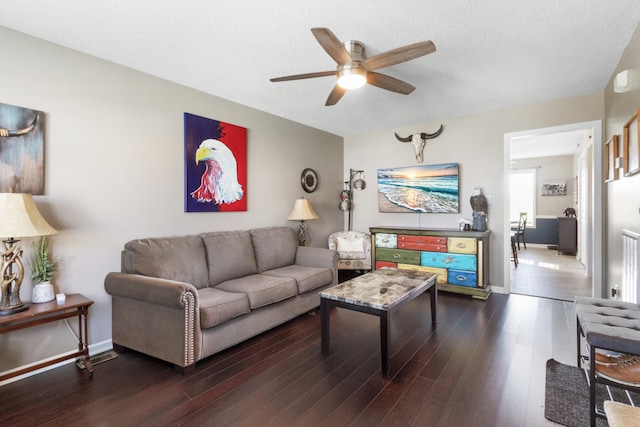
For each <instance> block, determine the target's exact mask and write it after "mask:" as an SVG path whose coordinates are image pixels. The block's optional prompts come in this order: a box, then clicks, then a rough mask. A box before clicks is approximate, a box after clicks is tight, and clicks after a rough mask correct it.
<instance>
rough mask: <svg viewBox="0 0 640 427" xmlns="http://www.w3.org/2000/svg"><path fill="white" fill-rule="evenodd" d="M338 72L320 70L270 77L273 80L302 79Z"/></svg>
mask: <svg viewBox="0 0 640 427" xmlns="http://www.w3.org/2000/svg"><path fill="white" fill-rule="evenodd" d="M335 75H336V72H335V70H334V71H319V72H317V73H306V74H294V75H292V76H284V77H275V78H273V79H269V80H271V81H272V82H286V81H289V80H301V79H312V78H314V77H327V76H335Z"/></svg>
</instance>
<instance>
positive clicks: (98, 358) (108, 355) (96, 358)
mask: <svg viewBox="0 0 640 427" xmlns="http://www.w3.org/2000/svg"><path fill="white" fill-rule="evenodd" d="M117 357H118V353H116V352H115V351H113V350H109V351H105V352H102V353H98V354H95V355H93V356H91V358H90V360H91V364H92V365H93V366H95V365H99V364H100V363H104V362H108V361H109V360H113V359H115V358H117ZM76 365H78V368H80V369H85V368H86V365H85V364H84V359H80V360H78V361H77V362H76Z"/></svg>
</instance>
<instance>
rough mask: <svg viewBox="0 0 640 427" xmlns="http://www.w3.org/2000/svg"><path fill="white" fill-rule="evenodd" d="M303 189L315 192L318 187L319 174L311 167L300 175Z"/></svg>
mask: <svg viewBox="0 0 640 427" xmlns="http://www.w3.org/2000/svg"><path fill="white" fill-rule="evenodd" d="M300 183H301V184H302V189H303V190H304V191H306V192H307V193H313V192H314V191H316V188H318V174H317V173H316V171H314V170H313V169H311V168H306V169H305V170H303V171H302V175H301V176H300Z"/></svg>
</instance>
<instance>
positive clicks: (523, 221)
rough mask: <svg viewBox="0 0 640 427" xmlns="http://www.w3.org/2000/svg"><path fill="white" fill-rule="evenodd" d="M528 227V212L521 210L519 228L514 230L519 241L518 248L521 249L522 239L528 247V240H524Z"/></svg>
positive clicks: (525, 246)
mask: <svg viewBox="0 0 640 427" xmlns="http://www.w3.org/2000/svg"><path fill="white" fill-rule="evenodd" d="M526 229H527V213H526V212H520V219H519V220H518V228H517V229H516V230H514V233H515V237H516V242H517V243H518V250H520V240H522V244H523V245H524V248H525V249H527V242H525V240H524V234H525V231H526Z"/></svg>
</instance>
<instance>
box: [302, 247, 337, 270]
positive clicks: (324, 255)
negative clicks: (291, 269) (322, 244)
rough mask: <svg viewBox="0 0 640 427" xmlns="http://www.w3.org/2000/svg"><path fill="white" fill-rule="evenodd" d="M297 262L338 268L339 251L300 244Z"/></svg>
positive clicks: (311, 265)
mask: <svg viewBox="0 0 640 427" xmlns="http://www.w3.org/2000/svg"><path fill="white" fill-rule="evenodd" d="M296 264H298V265H306V266H309V267H326V268H330V269H332V270H336V269H337V268H338V252H337V251H334V250H331V249H325V248H313V247H310V246H298V252H297V253H296Z"/></svg>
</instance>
